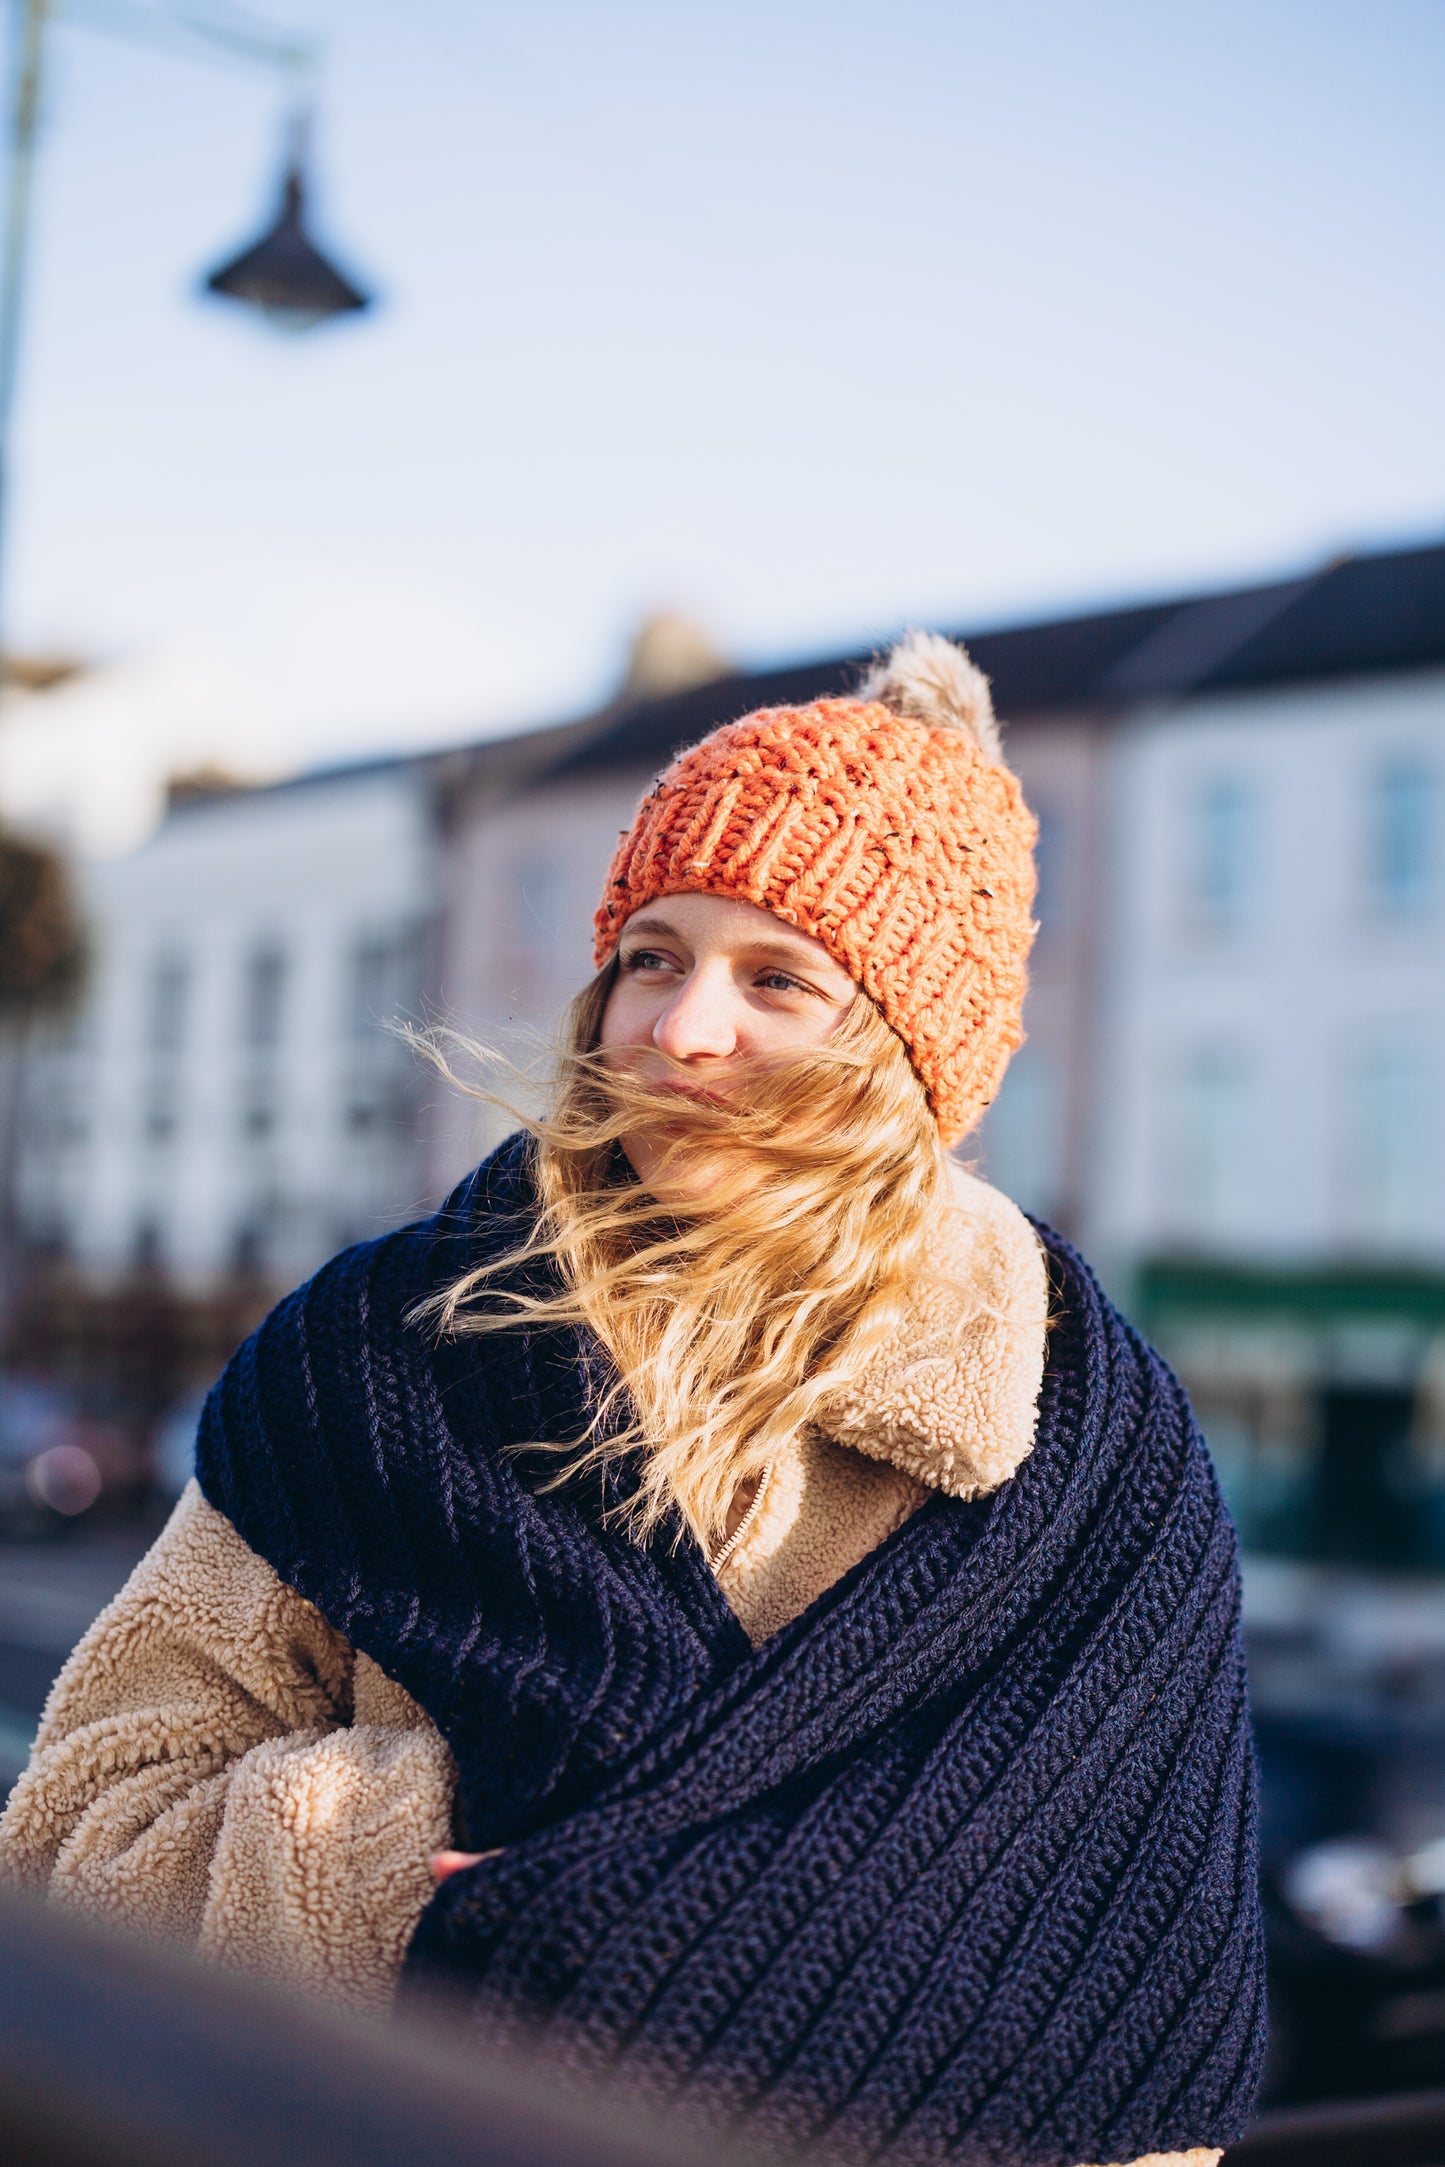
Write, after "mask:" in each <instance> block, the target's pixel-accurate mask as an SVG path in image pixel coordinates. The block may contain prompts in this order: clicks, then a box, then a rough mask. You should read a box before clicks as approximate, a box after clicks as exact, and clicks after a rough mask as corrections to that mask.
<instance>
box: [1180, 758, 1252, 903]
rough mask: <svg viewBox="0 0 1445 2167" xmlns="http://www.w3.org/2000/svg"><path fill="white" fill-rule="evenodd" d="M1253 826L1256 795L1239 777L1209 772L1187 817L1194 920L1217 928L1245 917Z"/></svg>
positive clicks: (1188, 868) (1190, 893) (1190, 886)
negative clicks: (1195, 918) (1196, 919)
mask: <svg viewBox="0 0 1445 2167" xmlns="http://www.w3.org/2000/svg"><path fill="white" fill-rule="evenodd" d="M1257 825H1258V820H1257V804H1256V799H1255V793H1254V792H1253V791H1252V790H1251V789H1250V788H1249V786H1248V785H1247V784H1245V783H1243V782H1241V781H1240V780H1239V779H1238V777H1236V776H1228V775H1220V776H1213V777H1210V778H1209V779H1207V780H1206V781H1204V782H1203V783H1202V784H1201V785H1200V787H1199V788H1198V790H1197V792H1196V794H1195V797H1194V800H1193V803H1192V805H1191V807H1190V818H1189V826H1190V835H1189V852H1188V862H1187V878H1188V893H1189V902H1190V905H1191V907H1192V911H1193V914H1194V915H1195V916H1196V917H1197V918H1198V919H1201V920H1203V921H1204V922H1205V923H1206V924H1208V925H1210V926H1212V927H1214V928H1215V929H1217V930H1219V931H1225V930H1227V929H1228V928H1229V927H1231V926H1234V925H1237V924H1238V923H1239V921H1240V920H1241V919H1242V917H1243V916H1244V913H1245V910H1246V907H1247V904H1248V901H1249V885H1250V879H1251V875H1252V873H1253V869H1254V862H1255V855H1256V833H1255V831H1256V828H1257Z"/></svg>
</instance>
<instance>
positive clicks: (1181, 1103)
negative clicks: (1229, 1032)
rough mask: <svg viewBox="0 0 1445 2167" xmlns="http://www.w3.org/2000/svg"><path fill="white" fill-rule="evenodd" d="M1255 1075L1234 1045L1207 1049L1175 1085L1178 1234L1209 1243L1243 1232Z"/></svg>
mask: <svg viewBox="0 0 1445 2167" xmlns="http://www.w3.org/2000/svg"><path fill="white" fill-rule="evenodd" d="M1250 1083H1251V1078H1250V1071H1249V1066H1248V1063H1247V1061H1246V1059H1245V1057H1244V1055H1243V1053H1242V1052H1240V1051H1239V1050H1237V1049H1236V1048H1233V1047H1228V1046H1214V1047H1203V1048H1201V1049H1200V1050H1199V1051H1198V1052H1196V1053H1194V1054H1192V1055H1190V1056H1188V1057H1187V1059H1186V1060H1185V1062H1184V1064H1183V1066H1182V1068H1181V1070H1180V1073H1179V1076H1178V1081H1177V1092H1176V1100H1175V1106H1174V1120H1173V1131H1174V1133H1173V1149H1172V1159H1173V1165H1172V1170H1171V1171H1172V1180H1171V1184H1170V1185H1171V1188H1172V1190H1173V1212H1172V1216H1173V1219H1174V1222H1175V1229H1176V1232H1177V1233H1178V1234H1179V1235H1181V1236H1182V1237H1183V1238H1184V1239H1185V1240H1195V1241H1200V1242H1204V1243H1208V1242H1210V1241H1212V1240H1216V1239H1222V1238H1227V1237H1228V1236H1230V1235H1232V1234H1234V1233H1235V1232H1237V1230H1238V1225H1239V1220H1240V1218H1241V1217H1242V1216H1243V1213H1244V1211H1245V1208H1246V1202H1247V1197H1248V1183H1249V1168H1248V1146H1249V1135H1248V1124H1249V1114H1250Z"/></svg>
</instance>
